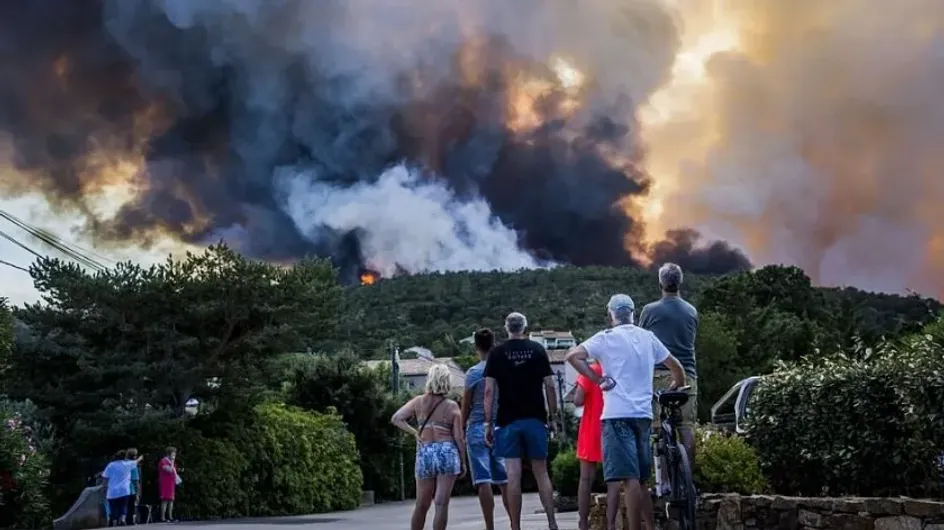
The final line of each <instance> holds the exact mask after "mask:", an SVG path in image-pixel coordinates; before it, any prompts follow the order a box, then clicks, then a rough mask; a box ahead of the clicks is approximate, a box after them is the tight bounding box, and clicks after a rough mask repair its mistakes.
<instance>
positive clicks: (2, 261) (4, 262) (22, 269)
mask: <svg viewBox="0 0 944 530" xmlns="http://www.w3.org/2000/svg"><path fill="white" fill-rule="evenodd" d="M0 265H6V266H7V267H12V268H14V269H17V270H21V271H23V272H25V273H27V274H29V269H24V268H23V267H20V266H19V265H14V264H13V263H10V262H9V261H6V260H3V259H0Z"/></svg>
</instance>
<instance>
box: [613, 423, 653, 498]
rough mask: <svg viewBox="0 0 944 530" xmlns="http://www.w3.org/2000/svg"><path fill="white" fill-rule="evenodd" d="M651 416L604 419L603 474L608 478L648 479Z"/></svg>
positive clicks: (650, 464) (650, 460)
mask: <svg viewBox="0 0 944 530" xmlns="http://www.w3.org/2000/svg"><path fill="white" fill-rule="evenodd" d="M651 433H652V419H651V418H617V419H612V420H603V478H604V480H606V481H607V482H616V481H620V480H639V481H640V482H646V481H648V480H649V469H650V467H652V447H651V446H650V444H651V442H650V439H649V438H650V436H651Z"/></svg>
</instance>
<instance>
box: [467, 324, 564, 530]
mask: <svg viewBox="0 0 944 530" xmlns="http://www.w3.org/2000/svg"><path fill="white" fill-rule="evenodd" d="M527 327H528V320H527V319H526V318H525V316H524V315H522V314H521V313H511V314H510V315H508V317H506V318H505V331H507V332H508V340H507V341H505V342H504V343H503V344H501V345H499V346H496V347H495V348H494V349H493V350H492V352H491V353H490V354H489V355H488V361H486V363H485V399H484V405H485V418H486V423H485V439H486V440H487V441H488V443H490V444H494V446H495V453H496V455H497V456H498V457H501V458H504V459H505V469H506V471H507V473H508V487H507V492H508V516H509V518H510V519H511V530H521V459H522V458H528V459H529V460H530V461H531V471H532V472H533V473H534V479H535V482H537V485H538V491H539V493H540V496H541V504H543V505H544V513H546V514H547V523H548V526H549V528H550V529H551V530H557V520H556V518H555V517H554V486H552V485H551V478H550V476H549V475H548V473H547V443H548V436H549V433H550V432H552V431H553V430H554V423H553V421H549V418H553V417H555V416H556V414H557V393H556V391H555V389H554V372H552V371H551V361H550V359H549V358H548V356H547V351H545V350H544V347H543V346H541V345H540V344H538V343H537V342H534V341H533V340H529V339H527V338H525V336H524V330H525V328H527ZM496 390H497V391H498V416H497V417H496V420H495V423H496V424H497V425H495V426H492V424H491V422H488V421H487V420H488V419H489V418H492V407H493V406H494V405H493V404H494V401H493V396H494V395H495V392H496ZM545 398H546V399H547V401H546V406H545ZM548 409H550V410H548ZM548 412H550V416H549V415H548Z"/></svg>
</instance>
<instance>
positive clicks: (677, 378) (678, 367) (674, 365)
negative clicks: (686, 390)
mask: <svg viewBox="0 0 944 530" xmlns="http://www.w3.org/2000/svg"><path fill="white" fill-rule="evenodd" d="M664 362H665V366H666V367H667V368H668V369H669V372H670V373H671V374H672V381H673V382H674V384H675V386H674V388H678V387H680V386H685V382H686V381H685V379H686V378H685V370H683V369H682V363H680V362H679V361H678V359H676V358H675V356H674V355H671V354H670V355H669V356H668V357H666V358H665V361H664Z"/></svg>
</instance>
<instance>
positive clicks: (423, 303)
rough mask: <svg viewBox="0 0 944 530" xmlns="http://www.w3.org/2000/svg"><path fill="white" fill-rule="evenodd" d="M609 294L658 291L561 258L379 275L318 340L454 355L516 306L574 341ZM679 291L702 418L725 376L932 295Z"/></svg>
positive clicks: (889, 331) (799, 278)
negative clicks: (691, 337) (484, 268)
mask: <svg viewBox="0 0 944 530" xmlns="http://www.w3.org/2000/svg"><path fill="white" fill-rule="evenodd" d="M617 292H623V293H627V294H629V295H631V296H632V297H633V298H634V300H635V301H636V303H637V306H638V307H640V308H641V307H642V305H643V304H645V303H647V302H650V301H652V300H655V299H656V298H658V296H659V287H658V281H657V277H656V274H655V273H653V272H648V271H642V270H638V269H629V268H606V267H587V268H575V267H563V268H557V269H553V270H527V271H520V272H515V273H501V272H457V273H441V274H428V275H416V276H406V277H402V278H395V279H388V280H381V281H379V282H377V283H376V284H374V285H369V286H356V287H350V288H348V289H347V291H346V292H345V295H344V297H343V301H342V305H343V308H342V311H341V317H340V320H341V321H340V323H339V326H338V334H337V338H336V339H333V340H331V341H326V342H323V343H321V344H320V345H319V348H320V349H323V350H324V351H327V352H333V351H340V350H345V349H349V350H352V351H353V352H355V353H356V354H357V355H359V356H360V357H362V358H368V357H373V358H379V357H383V356H384V355H386V348H387V346H388V344H389V343H390V341H394V342H395V343H397V344H399V345H400V346H401V347H402V348H407V347H410V346H415V345H419V346H424V347H427V348H430V349H431V350H432V351H433V353H434V354H435V355H437V356H454V355H462V354H464V353H469V352H468V350H467V349H465V348H463V347H461V346H460V345H459V344H458V341H459V340H461V339H462V338H463V337H467V336H469V335H470V334H471V333H472V332H473V331H474V330H475V329H476V328H478V327H481V326H489V327H491V328H493V329H496V330H498V329H500V328H501V326H502V320H503V318H504V316H505V315H506V314H508V313H509V312H511V311H521V312H523V313H524V314H525V315H527V317H528V320H529V324H530V327H531V329H535V330H540V329H555V330H570V331H572V332H573V333H574V335H575V336H576V337H577V339H578V340H580V339H583V338H586V337H588V336H589V335H591V334H592V333H594V332H596V331H598V330H600V329H601V328H603V327H604V326H605V325H606V311H605V304H606V302H607V300H608V298H609V296H610V295H612V294H613V293H617ZM683 294H684V296H685V297H686V298H688V299H689V300H690V301H692V302H693V303H694V304H695V305H696V306H697V307H698V308H699V310H700V312H701V325H700V328H699V335H698V343H697V358H698V371H699V393H700V395H701V396H703V398H702V399H701V400H700V402H699V408H700V409H701V413H702V416H703V417H706V416H707V410H708V407H710V406H711V404H712V403H713V402H714V400H715V399H717V398H718V397H720V395H721V394H723V392H724V391H725V390H726V389H727V388H729V387H730V386H731V385H732V384H734V383H735V382H737V381H738V380H739V379H741V378H743V377H746V376H749V375H756V374H761V373H766V372H768V371H769V370H770V369H771V368H772V367H773V364H774V363H775V362H776V361H778V360H785V361H790V360H797V359H800V358H801V357H804V356H809V355H817V352H818V351H833V352H834V351H840V349H841V350H843V351H861V350H863V349H864V347H865V346H870V345H875V344H877V343H878V342H879V341H881V340H882V339H883V338H884V339H888V340H893V339H896V338H898V337H900V336H902V335H904V334H908V333H914V332H917V331H919V330H920V329H921V328H922V327H923V326H924V325H926V324H928V323H929V322H931V321H933V320H934V319H935V317H936V316H937V314H938V313H939V312H940V310H941V303H940V302H939V301H937V300H933V299H928V298H922V297H919V296H915V295H912V296H896V295H889V294H877V293H869V292H865V291H860V290H858V289H852V288H844V289H837V288H829V289H824V288H817V287H813V286H812V285H811V283H810V279H809V278H808V277H807V276H806V275H805V274H804V273H803V271H801V270H800V269H798V268H796V267H779V266H770V267H765V268H763V269H759V270H757V271H755V272H750V273H740V274H735V275H731V276H723V277H707V276H696V275H688V276H686V278H685V285H684V287H683Z"/></svg>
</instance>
